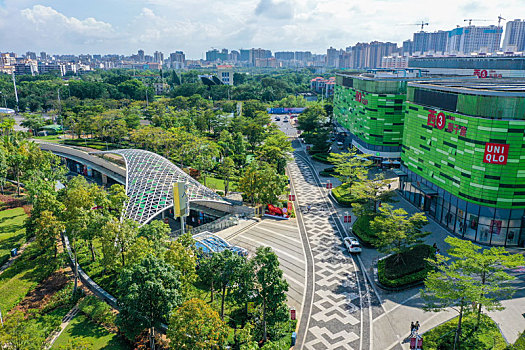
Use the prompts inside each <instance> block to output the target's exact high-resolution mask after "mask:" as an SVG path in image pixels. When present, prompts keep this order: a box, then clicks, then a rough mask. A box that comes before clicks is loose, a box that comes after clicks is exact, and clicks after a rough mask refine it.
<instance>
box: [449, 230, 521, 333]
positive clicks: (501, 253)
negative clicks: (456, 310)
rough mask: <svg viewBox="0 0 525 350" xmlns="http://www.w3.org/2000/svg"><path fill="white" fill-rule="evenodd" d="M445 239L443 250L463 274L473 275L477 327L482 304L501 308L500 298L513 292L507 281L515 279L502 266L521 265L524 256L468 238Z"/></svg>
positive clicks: (514, 290) (512, 266) (506, 296)
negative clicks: (475, 287)
mask: <svg viewBox="0 0 525 350" xmlns="http://www.w3.org/2000/svg"><path fill="white" fill-rule="evenodd" d="M445 242H447V243H448V244H449V245H450V248H449V249H448V250H447V253H448V254H449V255H450V256H452V257H454V258H457V259H458V260H457V263H458V264H459V265H462V269H463V271H464V273H465V274H467V275H468V276H471V277H472V278H474V280H475V281H476V282H477V284H478V288H479V289H478V296H477V298H476V303H477V304H478V310H477V325H476V330H477V328H478V327H479V323H480V319H481V308H482V307H484V308H485V309H487V310H489V311H490V310H502V309H503V307H502V305H501V300H503V299H508V298H510V297H511V296H512V295H513V294H514V293H515V292H516V289H515V288H514V287H513V286H512V285H510V283H509V282H511V281H513V280H514V279H516V278H515V277H513V276H511V275H509V274H508V273H507V272H506V271H505V269H510V268H515V267H518V266H523V265H525V258H524V257H523V255H520V254H511V253H510V252H507V251H506V250H505V248H503V247H492V248H489V249H483V248H481V247H480V246H479V245H476V244H474V243H472V242H471V241H467V240H463V239H459V238H455V237H447V238H445Z"/></svg>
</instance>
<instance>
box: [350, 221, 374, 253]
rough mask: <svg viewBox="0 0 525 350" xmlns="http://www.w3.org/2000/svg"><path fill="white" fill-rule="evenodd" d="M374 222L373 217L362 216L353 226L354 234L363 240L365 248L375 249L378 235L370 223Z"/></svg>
mask: <svg viewBox="0 0 525 350" xmlns="http://www.w3.org/2000/svg"><path fill="white" fill-rule="evenodd" d="M372 220H374V216H373V215H362V216H360V217H358V218H357V220H356V221H355V223H354V226H352V231H353V233H354V234H355V235H356V236H357V237H358V238H359V240H361V243H362V244H363V245H364V246H365V247H375V242H376V240H377V235H376V233H375V231H374V230H372V228H371V227H370V222H371V221H372Z"/></svg>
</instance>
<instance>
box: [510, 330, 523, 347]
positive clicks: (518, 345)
mask: <svg viewBox="0 0 525 350" xmlns="http://www.w3.org/2000/svg"><path fill="white" fill-rule="evenodd" d="M507 350H525V332H524V333H521V334H520V337H519V338H518V339H517V340H516V342H515V343H514V344H512V345H509V346H508V347H507Z"/></svg>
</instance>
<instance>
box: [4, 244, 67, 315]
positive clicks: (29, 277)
mask: <svg viewBox="0 0 525 350" xmlns="http://www.w3.org/2000/svg"><path fill="white" fill-rule="evenodd" d="M53 262H54V261H53V260H52V259H51V261H50V259H49V257H47V256H42V255H41V251H40V249H39V248H38V247H37V246H36V244H35V243H33V244H30V245H29V246H28V247H27V248H26V250H25V251H24V253H23V255H22V256H21V257H20V258H18V260H16V261H15V263H14V264H13V265H11V266H10V267H9V268H8V269H7V270H5V271H4V272H3V273H2V274H1V275H0V308H1V309H2V312H8V311H9V310H11V309H12V308H13V307H14V306H15V305H16V304H18V303H19V302H20V301H21V300H22V299H23V298H24V297H25V296H26V294H27V293H28V292H29V291H30V290H32V289H33V288H35V287H36V286H37V285H38V284H39V283H40V282H41V281H42V280H44V278H46V277H48V276H50V275H51V273H53V271H55V269H56V267H57V264H54V263H53ZM57 263H58V261H57Z"/></svg>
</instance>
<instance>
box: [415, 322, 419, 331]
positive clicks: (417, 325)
mask: <svg viewBox="0 0 525 350" xmlns="http://www.w3.org/2000/svg"><path fill="white" fill-rule="evenodd" d="M414 329H415V330H416V333H417V332H419V321H416V324H415V325H414Z"/></svg>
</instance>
